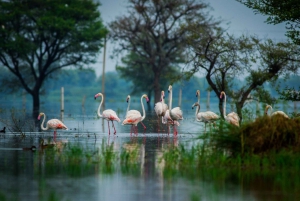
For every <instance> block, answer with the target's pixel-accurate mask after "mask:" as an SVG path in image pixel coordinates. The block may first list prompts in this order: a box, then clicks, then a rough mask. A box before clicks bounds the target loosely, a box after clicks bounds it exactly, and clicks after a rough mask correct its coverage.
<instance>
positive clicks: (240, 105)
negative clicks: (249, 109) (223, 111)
mask: <svg viewBox="0 0 300 201" xmlns="http://www.w3.org/2000/svg"><path fill="white" fill-rule="evenodd" d="M235 107H236V112H237V114H238V115H239V117H240V123H242V120H243V115H242V109H243V104H242V103H236V104H235Z"/></svg>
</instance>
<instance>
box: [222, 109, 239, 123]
mask: <svg viewBox="0 0 300 201" xmlns="http://www.w3.org/2000/svg"><path fill="white" fill-rule="evenodd" d="M225 119H226V121H227V122H228V123H230V124H232V125H235V126H240V123H239V121H240V118H239V116H238V115H237V113H235V112H231V113H229V114H228V115H227V117H226V118H225Z"/></svg>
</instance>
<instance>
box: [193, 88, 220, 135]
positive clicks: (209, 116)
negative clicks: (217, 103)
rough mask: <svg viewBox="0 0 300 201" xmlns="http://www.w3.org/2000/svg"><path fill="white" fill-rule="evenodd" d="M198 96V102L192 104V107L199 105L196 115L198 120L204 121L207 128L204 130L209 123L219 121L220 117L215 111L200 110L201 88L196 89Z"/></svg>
mask: <svg viewBox="0 0 300 201" xmlns="http://www.w3.org/2000/svg"><path fill="white" fill-rule="evenodd" d="M196 97H198V102H196V103H194V104H193V105H192V109H194V107H197V109H196V113H195V117H196V121H200V122H204V125H205V128H204V132H205V131H206V124H207V123H214V124H215V121H217V120H218V119H219V118H220V117H219V115H217V114H216V113H214V112H211V111H206V112H200V90H197V91H196Z"/></svg>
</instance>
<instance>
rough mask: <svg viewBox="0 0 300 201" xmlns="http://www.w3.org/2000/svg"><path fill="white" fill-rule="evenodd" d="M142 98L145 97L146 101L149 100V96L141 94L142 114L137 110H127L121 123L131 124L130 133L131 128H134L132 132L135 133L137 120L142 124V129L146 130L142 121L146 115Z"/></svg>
mask: <svg viewBox="0 0 300 201" xmlns="http://www.w3.org/2000/svg"><path fill="white" fill-rule="evenodd" d="M143 98H145V99H146V101H147V102H149V98H148V96H147V95H146V94H144V95H142V96H141V105H142V110H143V116H142V115H141V113H140V112H139V111H137V110H129V111H128V112H127V114H126V118H125V119H124V121H123V123H122V125H126V124H129V125H131V131H130V134H131V133H132V130H134V132H135V133H137V129H136V128H137V125H138V123H139V122H141V124H142V125H143V127H144V131H145V130H146V126H145V125H144V124H143V122H142V121H143V120H144V119H145V117H146V113H145V108H144V103H143Z"/></svg>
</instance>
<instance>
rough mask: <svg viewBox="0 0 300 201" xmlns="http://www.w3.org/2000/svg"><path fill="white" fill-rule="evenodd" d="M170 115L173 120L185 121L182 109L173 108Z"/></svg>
mask: <svg viewBox="0 0 300 201" xmlns="http://www.w3.org/2000/svg"><path fill="white" fill-rule="evenodd" d="M170 115H171V118H172V119H173V120H182V119H183V115H182V110H181V109H180V107H175V108H173V109H172V110H171V113H170Z"/></svg>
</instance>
